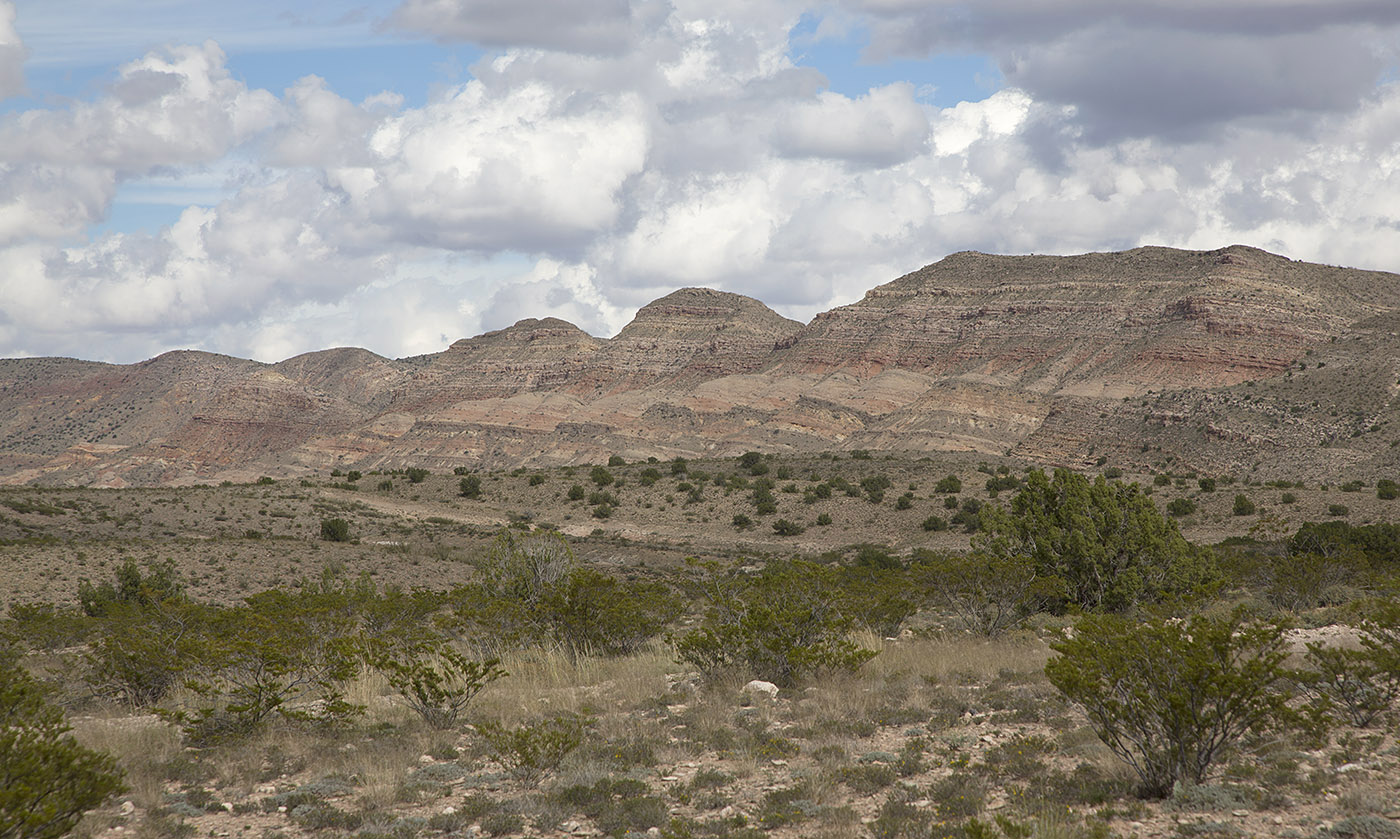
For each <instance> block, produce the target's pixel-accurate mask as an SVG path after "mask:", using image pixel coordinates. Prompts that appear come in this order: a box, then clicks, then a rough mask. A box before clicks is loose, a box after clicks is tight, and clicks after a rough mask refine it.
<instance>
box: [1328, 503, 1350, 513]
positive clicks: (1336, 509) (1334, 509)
mask: <svg viewBox="0 0 1400 839" xmlns="http://www.w3.org/2000/svg"><path fill="white" fill-rule="evenodd" d="M1350 514H1351V508H1350V507H1348V506H1347V505H1345V504H1328V505H1327V515H1329V516H1346V515H1350Z"/></svg>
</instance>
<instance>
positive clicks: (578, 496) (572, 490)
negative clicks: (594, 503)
mask: <svg viewBox="0 0 1400 839" xmlns="http://www.w3.org/2000/svg"><path fill="white" fill-rule="evenodd" d="M587 495H588V491H587V490H585V489H584V488H583V484H574V485H573V486H571V487H569V500H570V501H582V500H583V499H584V498H585V497H586V496H587Z"/></svg>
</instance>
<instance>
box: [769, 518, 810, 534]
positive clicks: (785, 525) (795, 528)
mask: <svg viewBox="0 0 1400 839" xmlns="http://www.w3.org/2000/svg"><path fill="white" fill-rule="evenodd" d="M806 530H807V528H805V527H803V526H802V525H800V524H798V523H797V522H794V521H788V520H787V519H778V520H777V521H775V522H773V532H774V533H776V534H778V535H779V536H800V535H802V534H803V533H804V532H805V531H806Z"/></svg>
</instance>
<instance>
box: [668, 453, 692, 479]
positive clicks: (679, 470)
mask: <svg viewBox="0 0 1400 839" xmlns="http://www.w3.org/2000/svg"><path fill="white" fill-rule="evenodd" d="M687 468H689V464H688V463H687V462H686V459H685V458H683V457H678V458H676V459H675V460H672V461H671V474H672V475H684V474H685V472H686V469H687Z"/></svg>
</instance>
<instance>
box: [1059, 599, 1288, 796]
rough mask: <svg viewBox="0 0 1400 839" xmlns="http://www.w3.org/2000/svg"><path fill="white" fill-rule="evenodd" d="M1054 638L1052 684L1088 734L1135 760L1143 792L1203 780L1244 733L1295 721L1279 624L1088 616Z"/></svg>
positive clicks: (1238, 616) (1236, 617)
mask: <svg viewBox="0 0 1400 839" xmlns="http://www.w3.org/2000/svg"><path fill="white" fill-rule="evenodd" d="M1075 629H1076V634H1075V637H1073V638H1071V639H1070V640H1067V641H1062V642H1060V643H1057V644H1053V645H1052V649H1054V650H1055V652H1057V653H1059V655H1058V656H1057V657H1055V658H1053V659H1051V660H1050V662H1049V663H1048V664H1046V665H1045V674H1046V676H1047V677H1049V679H1050V682H1051V683H1052V684H1053V685H1054V686H1055V687H1056V688H1058V689H1059V690H1060V692H1062V693H1063V694H1064V695H1065V696H1066V697H1068V698H1069V699H1070V700H1072V701H1074V702H1076V703H1078V704H1079V705H1081V706H1083V708H1084V710H1085V712H1086V713H1087V714H1088V716H1089V722H1090V724H1091V725H1092V726H1093V728H1094V731H1095V733H1097V734H1098V735H1099V738H1100V739H1101V740H1103V742H1104V743H1105V744H1106V745H1107V746H1108V747H1109V749H1110V750H1111V751H1112V752H1113V753H1114V754H1115V755H1117V756H1118V757H1119V758H1120V759H1122V760H1123V761H1125V762H1126V763H1127V764H1128V765H1129V766H1131V767H1132V769H1133V771H1134V772H1135V773H1136V774H1137V776H1138V779H1139V781H1140V793H1141V794H1142V795H1144V796H1146V797H1153V798H1162V797H1165V796H1167V795H1170V794H1171V791H1172V786H1173V785H1174V784H1175V783H1176V782H1178V781H1181V782H1184V783H1194V784H1200V783H1204V782H1205V781H1206V779H1207V777H1208V775H1209V772H1210V769H1211V766H1212V764H1214V763H1215V762H1216V760H1217V759H1218V758H1219V757H1220V756H1221V754H1222V753H1223V752H1224V751H1225V750H1226V749H1228V748H1230V747H1232V746H1234V745H1236V744H1237V743H1239V742H1240V741H1241V740H1242V739H1244V738H1245V737H1246V736H1248V735H1252V734H1258V733H1262V732H1265V731H1268V730H1271V729H1276V728H1279V727H1282V726H1285V725H1286V724H1288V723H1289V722H1290V721H1291V720H1292V713H1291V712H1290V710H1289V708H1288V705H1287V698H1288V697H1287V694H1286V692H1285V690H1284V688H1285V685H1286V683H1287V679H1288V676H1289V672H1288V670H1287V669H1286V668H1285V667H1284V666H1283V662H1284V660H1285V659H1286V658H1287V656H1288V649H1287V642H1286V641H1285V639H1284V631H1285V629H1286V625H1285V624H1283V623H1280V622H1263V623H1247V622H1246V621H1245V620H1244V614H1243V612H1242V611H1238V610H1237V611H1236V612H1235V613H1234V614H1232V615H1231V616H1229V617H1227V618H1211V617H1206V616H1201V615H1198V616H1196V617H1193V618H1191V619H1190V620H1187V621H1163V620H1153V621H1148V622H1145V623H1139V622H1137V621H1130V620H1127V619H1124V618H1121V617H1117V616H1113V615H1089V616H1086V617H1084V618H1083V619H1081V620H1080V622H1079V623H1078V624H1077V626H1076V627H1075Z"/></svg>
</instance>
